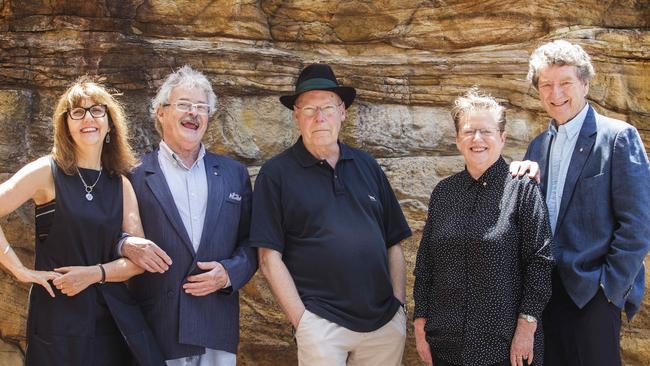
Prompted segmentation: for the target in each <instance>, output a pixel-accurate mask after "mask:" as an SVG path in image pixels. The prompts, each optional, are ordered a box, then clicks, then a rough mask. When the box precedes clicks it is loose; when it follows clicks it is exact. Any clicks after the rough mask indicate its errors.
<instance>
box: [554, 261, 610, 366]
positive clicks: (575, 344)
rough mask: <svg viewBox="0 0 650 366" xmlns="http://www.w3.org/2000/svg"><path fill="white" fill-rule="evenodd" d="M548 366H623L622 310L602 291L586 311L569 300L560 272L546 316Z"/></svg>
mask: <svg viewBox="0 0 650 366" xmlns="http://www.w3.org/2000/svg"><path fill="white" fill-rule="evenodd" d="M543 324H544V335H545V337H544V344H545V351H544V365H546V366H568V365H571V366H620V365H621V353H620V347H619V343H620V336H621V309H619V308H617V307H616V306H615V305H614V304H612V303H610V302H609V301H608V300H607V298H606V297H605V294H604V293H603V291H602V290H598V293H596V296H594V298H593V299H591V301H589V303H587V305H585V307H584V308H582V309H579V308H578V307H577V306H576V305H575V304H574V303H573V300H571V298H570V297H569V294H567V292H566V290H565V289H564V286H563V285H562V282H561V280H560V277H559V275H558V274H557V271H553V295H552V296H551V300H550V301H549V303H548V305H547V306H546V310H544V314H543Z"/></svg>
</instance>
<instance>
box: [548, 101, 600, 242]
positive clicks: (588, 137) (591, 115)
mask: <svg viewBox="0 0 650 366" xmlns="http://www.w3.org/2000/svg"><path fill="white" fill-rule="evenodd" d="M596 130H597V126H596V115H595V112H594V109H593V108H592V107H591V106H589V111H588V112H587V116H586V117H585V121H584V122H583V124H582V128H581V129H580V135H578V141H576V146H575V148H574V149H573V154H572V155H571V163H570V164H569V170H568V171H567V174H566V180H565V181H564V190H563V191H562V202H561V203H560V212H559V213H558V216H557V225H556V228H555V232H556V233H557V232H559V229H560V226H561V225H562V220H563V219H564V215H565V214H566V210H567V207H568V206H569V203H570V202H571V197H572V196H573V192H574V191H575V188H576V183H577V182H578V178H579V177H580V175H581V174H582V168H583V167H584V165H585V163H586V162H587V158H588V157H589V155H590V154H591V148H592V147H593V146H594V142H595V141H596Z"/></svg>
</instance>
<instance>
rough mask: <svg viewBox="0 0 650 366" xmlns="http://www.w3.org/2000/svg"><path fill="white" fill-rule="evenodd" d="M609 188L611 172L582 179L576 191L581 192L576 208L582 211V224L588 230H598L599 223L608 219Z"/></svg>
mask: <svg viewBox="0 0 650 366" xmlns="http://www.w3.org/2000/svg"><path fill="white" fill-rule="evenodd" d="M609 188H610V184H609V174H607V173H604V172H603V173H598V174H596V175H593V176H589V177H586V178H583V179H582V180H581V181H580V183H579V193H577V192H576V193H577V194H579V199H578V202H577V206H576V208H577V209H578V210H579V211H580V216H581V218H582V224H583V226H584V228H585V229H586V231H587V232H593V231H595V230H597V229H598V225H602V224H604V223H605V222H606V221H607V216H608V215H609V212H610V209H609V204H610V200H609ZM594 226H596V227H594ZM594 234H595V233H594Z"/></svg>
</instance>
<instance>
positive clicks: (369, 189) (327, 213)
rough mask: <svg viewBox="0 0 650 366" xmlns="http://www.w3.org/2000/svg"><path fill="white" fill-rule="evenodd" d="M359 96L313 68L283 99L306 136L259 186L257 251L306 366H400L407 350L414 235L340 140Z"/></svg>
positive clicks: (369, 163)
mask: <svg viewBox="0 0 650 366" xmlns="http://www.w3.org/2000/svg"><path fill="white" fill-rule="evenodd" d="M355 96H356V91H355V89H354V88H351V87H344V86H340V85H339V84H338V82H337V80H336V77H335V76H334V72H333V71H332V69H331V68H330V67H329V66H328V65H325V64H313V65H310V66H307V67H306V68H305V69H304V70H303V71H302V72H301V73H300V76H299V77H298V80H297V82H296V87H295V92H294V93H293V94H292V95H286V96H282V97H280V101H281V102H282V104H283V105H284V106H285V107H287V108H289V109H291V110H293V117H294V119H295V121H296V124H297V125H298V128H299V129H300V134H301V136H300V138H299V139H298V141H297V142H296V143H295V144H294V145H293V146H291V147H290V148H288V149H287V150H285V151H284V152H282V153H280V154H279V155H277V156H275V157H274V158H272V159H270V160H269V161H268V162H266V163H265V164H264V165H263V166H262V169H261V170H260V172H259V175H258V177H257V180H256V183H255V191H254V194H253V213H252V219H251V220H252V221H251V232H250V241H249V245H251V246H253V247H257V248H259V249H258V250H259V252H258V253H259V263H260V268H261V270H262V273H263V274H264V276H265V277H266V279H267V281H268V282H269V284H270V287H271V290H272V291H273V294H274V295H275V297H276V299H277V301H278V302H279V303H280V305H281V306H282V309H283V311H284V313H285V314H286V316H287V318H289V321H290V322H291V324H292V325H293V327H294V329H295V337H296V342H297V345H298V361H299V364H300V365H308V366H314V365H328V366H331V365H334V366H339V365H384V366H390V365H400V364H401V360H402V354H403V351H404V341H405V337H406V310H405V308H404V306H403V304H404V302H405V283H406V275H405V263H404V256H403V253H402V248H401V246H400V242H401V241H402V240H403V239H405V238H407V237H409V236H410V235H411V230H410V229H409V227H408V224H407V223H406V220H405V218H404V214H403V213H402V210H401V208H400V206H399V203H398V202H397V199H396V197H395V194H394V193H393V190H392V188H391V187H390V184H389V183H388V180H387V179H386V176H385V175H384V173H383V171H382V170H381V168H380V167H379V165H378V164H377V162H376V161H375V160H374V159H373V158H372V157H371V156H370V155H368V154H367V153H364V152H363V151H360V150H357V149H354V148H352V147H350V146H347V145H345V144H343V143H341V142H339V141H338V137H339V132H340V129H341V123H342V122H343V120H344V119H345V116H346V109H347V108H348V107H349V106H350V104H352V102H353V101H354V97H355Z"/></svg>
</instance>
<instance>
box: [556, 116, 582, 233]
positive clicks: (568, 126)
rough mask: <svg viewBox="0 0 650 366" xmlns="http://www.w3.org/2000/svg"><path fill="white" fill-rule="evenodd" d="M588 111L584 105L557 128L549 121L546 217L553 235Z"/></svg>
mask: <svg viewBox="0 0 650 366" xmlns="http://www.w3.org/2000/svg"><path fill="white" fill-rule="evenodd" d="M588 111H589V104H585V106H584V107H583V108H582V110H581V111H580V113H578V114H577V115H576V116H575V117H573V119H571V120H570V121H568V122H567V123H564V124H561V125H560V126H559V127H557V126H556V123H555V121H551V124H550V125H549V127H548V130H549V132H550V133H551V134H552V135H553V142H552V143H551V153H550V157H549V162H548V164H549V169H548V189H547V192H546V205H547V206H548V215H549V218H550V220H551V229H552V230H553V233H555V227H556V224H557V218H558V214H559V212H560V204H561V202H562V193H563V191H564V182H565V181H566V175H567V172H568V171H569V164H570V163H571V156H572V155H573V149H574V148H575V146H576V142H577V141H578V136H579V135H580V129H581V128H582V124H583V123H584V121H585V117H586V116H587V112H588Z"/></svg>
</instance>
